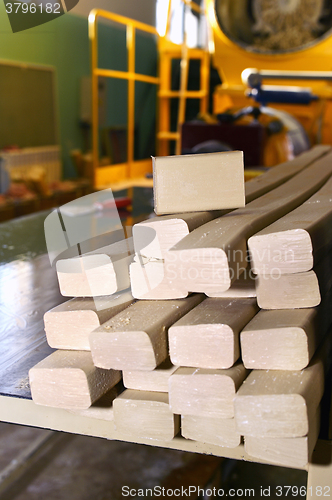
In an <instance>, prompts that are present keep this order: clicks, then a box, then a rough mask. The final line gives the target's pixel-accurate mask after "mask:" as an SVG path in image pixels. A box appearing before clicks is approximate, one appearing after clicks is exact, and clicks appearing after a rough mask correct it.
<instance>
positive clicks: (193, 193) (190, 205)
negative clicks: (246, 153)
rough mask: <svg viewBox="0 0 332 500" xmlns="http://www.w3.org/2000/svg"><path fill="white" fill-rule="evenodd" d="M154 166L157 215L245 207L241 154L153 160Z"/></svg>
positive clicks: (168, 157)
mask: <svg viewBox="0 0 332 500" xmlns="http://www.w3.org/2000/svg"><path fill="white" fill-rule="evenodd" d="M152 165H153V190H154V210H155V212H156V214H158V215H162V214H174V213H178V212H195V211H205V210H221V209H224V208H237V207H243V206H244V205H245V196H244V166H243V153H242V151H227V152H223V153H205V154H199V155H180V156H160V157H157V158H154V157H153V158H152Z"/></svg>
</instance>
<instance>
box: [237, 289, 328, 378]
mask: <svg viewBox="0 0 332 500" xmlns="http://www.w3.org/2000/svg"><path fill="white" fill-rule="evenodd" d="M331 299H332V294H331V292H330V293H329V294H327V295H326V296H325V297H324V300H323V302H322V303H321V304H320V305H319V306H318V307H315V308H309V309H289V310H284V309H283V310H275V311H260V312H259V313H258V314H256V316H255V317H254V318H253V319H252V320H251V321H250V322H249V323H248V324H247V326H246V327H245V328H244V329H243V330H242V332H241V336H240V339H241V353H242V360H243V364H244V365H245V366H246V368H249V369H259V370H302V369H303V368H305V367H306V366H307V365H308V363H309V362H310V360H311V358H312V356H313V355H314V353H315V351H316V349H317V347H318V346H319V344H320V342H321V340H322V338H323V336H324V335H325V333H326V331H327V329H328V327H329V326H330V324H331V322H332V308H331Z"/></svg>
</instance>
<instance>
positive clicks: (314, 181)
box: [165, 153, 332, 294]
mask: <svg viewBox="0 0 332 500" xmlns="http://www.w3.org/2000/svg"><path fill="white" fill-rule="evenodd" d="M331 160H332V154H331V153H330V154H328V155H326V156H324V157H323V158H321V159H319V160H317V161H316V162H315V163H313V164H312V165H310V166H309V167H307V168H305V169H304V170H303V171H302V172H300V173H299V174H298V175H296V176H295V177H293V178H292V179H291V180H289V181H287V182H286V183H285V184H283V185H282V186H279V187H278V188H276V189H274V190H273V191H270V192H269V193H267V194H265V195H263V196H261V197H260V198H258V199H256V200H254V201H252V202H251V203H248V204H247V205H246V206H245V207H244V208H239V209H237V210H235V211H233V212H231V213H229V214H226V215H225V216H223V217H220V218H217V219H214V220H212V221H210V222H208V223H207V224H204V225H203V226H200V227H198V228H197V229H195V230H194V231H192V232H191V233H189V234H188V236H186V237H185V238H183V239H182V240H181V241H180V242H179V243H177V244H176V245H175V246H174V247H173V248H171V249H170V251H169V252H168V253H167V254H166V255H165V262H166V264H167V262H168V261H170V257H171V260H172V262H173V263H176V264H177V266H178V267H180V266H182V271H181V274H180V273H178V275H177V277H176V278H175V279H174V282H173V285H175V280H176V285H177V286H178V288H181V289H182V288H184V287H187V290H188V291H190V292H203V293H206V294H211V293H213V294H216V293H218V292H223V291H225V290H227V289H228V288H229V287H230V286H231V283H232V282H233V281H235V279H237V278H238V277H239V276H240V275H241V273H242V272H244V270H245V269H246V268H247V266H248V259H247V240H248V238H250V237H251V236H253V235H254V234H255V233H257V232H258V231H260V230H261V229H263V228H264V227H266V226H267V225H270V224H272V222H274V221H275V220H277V219H279V218H280V217H283V216H284V215H285V214H286V213H288V212H289V211H291V210H294V209H295V208H296V207H298V206H299V205H301V204H302V203H304V201H306V200H307V199H308V198H309V197H310V196H312V195H313V194H314V193H315V191H317V190H318V189H320V188H321V187H322V186H323V184H324V183H325V182H326V181H327V179H328V178H329V177H330V176H331V174H332V161H331ZM170 254H172V255H170Z"/></svg>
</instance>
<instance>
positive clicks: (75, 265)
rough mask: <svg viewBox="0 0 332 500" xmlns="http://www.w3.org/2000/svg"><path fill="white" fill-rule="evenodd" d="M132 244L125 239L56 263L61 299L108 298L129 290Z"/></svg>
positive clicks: (129, 240) (130, 240)
mask: <svg viewBox="0 0 332 500" xmlns="http://www.w3.org/2000/svg"><path fill="white" fill-rule="evenodd" d="M133 251H134V248H133V242H132V238H128V239H126V240H123V241H121V242H118V243H113V244H112V245H108V246H106V247H103V248H99V249H97V250H95V251H93V252H88V253H86V254H84V255H81V256H79V257H74V258H70V259H60V260H58V261H57V263H56V270H57V275H58V281H59V286H60V292H61V294H62V295H63V296H65V297H95V296H104V295H112V294H113V293H117V292H119V291H121V290H126V289H127V288H129V286H130V280H129V265H130V263H131V261H132V260H133V257H132V255H133Z"/></svg>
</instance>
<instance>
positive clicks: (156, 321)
mask: <svg viewBox="0 0 332 500" xmlns="http://www.w3.org/2000/svg"><path fill="white" fill-rule="evenodd" d="M203 299H204V296H203V295H198V294H196V295H191V296H190V297H188V298H186V299H180V300H168V301H138V302H135V303H134V304H132V305H131V306H129V307H128V308H127V309H125V310H124V311H123V312H122V313H119V314H118V315H117V316H115V317H114V318H112V319H110V320H109V321H107V322H106V323H104V324H103V325H102V326H100V327H99V328H96V329H95V330H94V331H93V332H92V333H90V335H89V341H90V347H91V352H92V357H93V361H94V363H95V365H96V366H99V367H100V368H106V369H110V368H113V369H117V370H127V371H130V370H153V369H154V368H156V367H157V366H158V365H159V364H160V363H162V362H163V361H165V359H166V358H167V357H168V342H167V330H168V328H169V327H170V326H171V325H172V324H173V323H175V322H176V321H177V320H178V319H179V318H181V317H182V316H183V315H185V314H186V313H187V312H188V311H190V309H192V308H193V307H195V306H196V305H198V304H199V303H200V302H201V301H202V300H203Z"/></svg>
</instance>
